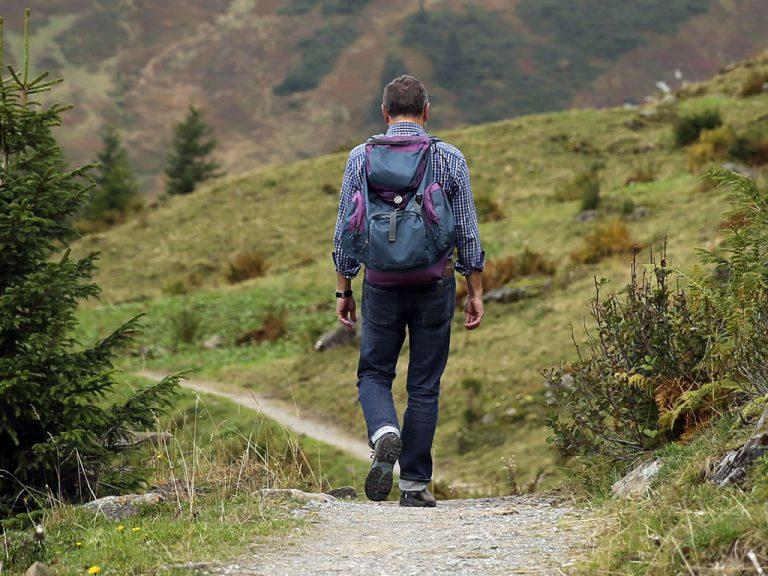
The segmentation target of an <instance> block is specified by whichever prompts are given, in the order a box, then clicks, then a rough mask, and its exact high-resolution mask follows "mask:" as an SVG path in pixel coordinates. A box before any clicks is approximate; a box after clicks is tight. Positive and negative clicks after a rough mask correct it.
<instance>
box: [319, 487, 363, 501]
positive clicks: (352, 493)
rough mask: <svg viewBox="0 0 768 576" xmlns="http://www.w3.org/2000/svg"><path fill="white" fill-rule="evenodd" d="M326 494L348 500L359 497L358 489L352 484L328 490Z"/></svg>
mask: <svg viewBox="0 0 768 576" xmlns="http://www.w3.org/2000/svg"><path fill="white" fill-rule="evenodd" d="M326 494H328V495H329V496H333V497H334V498H341V499H347V500H355V499H356V498H357V490H355V489H354V488H353V487H352V486H341V487H339V488H334V489H332V490H328V492H326Z"/></svg>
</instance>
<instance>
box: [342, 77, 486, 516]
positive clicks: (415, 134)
mask: <svg viewBox="0 0 768 576" xmlns="http://www.w3.org/2000/svg"><path fill="white" fill-rule="evenodd" d="M381 109H382V113H383V115H384V120H385V121H386V123H387V125H388V130H387V132H386V134H385V135H380V136H376V137H374V138H372V139H371V140H369V141H368V142H367V143H366V144H362V145H360V146H357V147H356V148H354V149H353V150H352V152H351V153H350V155H349V159H348V161H347V166H346V170H345V171H344V179H343V183H342V188H341V199H340V202H339V217H338V220H337V222H336V229H335V234H334V247H335V252H334V255H333V256H334V263H335V265H336V272H337V292H336V313H337V316H338V318H339V321H340V322H341V323H342V324H343V325H345V326H346V327H347V328H348V329H350V330H351V329H353V325H354V323H355V322H356V321H357V316H356V304H355V298H354V294H353V291H352V279H353V278H354V277H355V276H356V275H357V274H358V272H359V270H360V268H361V267H362V265H365V280H364V283H363V288H362V294H363V295H362V309H363V310H362V312H363V314H362V342H361V348H360V360H359V365H358V371H357V376H358V384H357V386H358V394H359V399H360V404H361V406H362V410H363V415H364V417H365V422H366V426H367V430H368V438H369V443H370V445H371V446H372V448H373V451H374V454H373V463H372V465H371V469H370V471H369V473H368V476H367V478H366V482H365V493H366V495H367V496H368V498H370V499H371V500H376V501H379V500H386V498H387V497H388V496H389V493H390V491H391V489H392V481H393V467H394V464H395V462H397V461H398V459H399V462H400V482H399V487H400V505H401V506H414V507H433V506H435V504H436V501H435V498H434V496H433V495H432V494H431V493H430V492H429V490H428V489H427V487H428V486H429V483H430V482H431V481H432V454H431V450H432V441H433V439H434V435H435V428H436V426H437V416H438V396H439V392H440V378H441V376H442V374H443V371H444V369H445V366H446V362H447V360H448V352H449V348H450V332H451V322H452V319H453V311H454V308H455V298H456V284H455V279H454V275H453V270H454V264H453V259H454V253H455V252H457V253H458V257H457V259H456V262H455V269H456V270H457V271H458V272H459V273H460V274H462V275H464V276H465V277H466V280H467V287H468V293H469V294H468V297H467V300H466V303H465V306H464V316H465V318H464V320H465V322H464V326H465V328H466V329H467V330H474V329H475V328H477V327H478V326H480V322H481V321H482V318H483V301H482V292H483V289H482V282H481V272H482V269H483V264H484V253H483V251H482V248H481V245H480V237H479V232H478V226H477V214H476V212H475V205H474V201H473V198H472V191H471V188H470V183H469V171H468V169H467V163H466V160H465V159H464V156H463V155H462V154H461V152H460V151H459V150H458V149H457V148H455V147H454V146H451V145H450V144H447V143H444V142H441V141H439V140H437V139H436V138H433V137H430V136H429V135H427V133H426V131H425V125H426V123H427V120H428V118H429V102H428V100H427V91H426V89H425V88H424V85H423V84H422V83H421V82H419V81H418V80H417V79H416V78H413V77H411V76H401V77H399V78H396V79H395V80H393V81H392V82H390V83H389V84H388V85H387V87H386V88H385V89H384V95H383V99H382V106H381ZM406 329H407V330H408V335H409V348H410V359H409V364H408V377H407V383H406V390H407V392H408V405H407V409H406V411H405V414H404V417H403V424H402V427H401V426H400V423H399V419H398V415H397V412H396V410H395V405H394V402H393V398H392V382H393V380H394V378H395V368H396V365H397V360H398V356H399V354H400V350H401V348H402V345H403V341H404V339H405V333H406Z"/></svg>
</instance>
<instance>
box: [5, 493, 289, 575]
mask: <svg viewBox="0 0 768 576" xmlns="http://www.w3.org/2000/svg"><path fill="white" fill-rule="evenodd" d="M292 507H293V506H292V505H290V504H289V503H285V502H283V503H278V502H272V501H265V500H263V499H262V498H261V497H258V496H254V495H251V494H241V495H237V496H232V497H230V498H227V499H224V500H223V499H221V498H220V497H219V495H218V494H217V495H203V496H201V498H200V500H199V502H198V506H197V508H196V512H195V514H194V516H190V515H188V514H185V513H184V512H183V511H182V512H181V513H180V511H179V509H178V507H177V506H176V504H175V503H172V502H165V503H163V504H160V505H158V506H155V507H151V508H146V509H144V510H142V512H141V513H140V514H139V515H137V516H135V517H132V518H128V519H126V520H123V521H120V522H117V521H110V520H107V519H105V518H103V517H100V516H96V515H94V514H92V513H90V512H87V511H85V510H82V509H75V508H71V507H60V508H55V509H53V510H51V511H48V512H47V513H46V514H45V516H44V518H43V522H44V525H45V528H46V538H45V541H44V543H43V544H42V545H39V546H36V545H34V544H32V543H31V542H30V540H29V538H30V534H31V530H27V531H24V532H22V531H19V530H12V531H9V532H7V533H6V538H7V541H8V542H9V543H10V552H11V554H14V555H15V560H14V561H12V562H11V563H10V564H6V569H7V570H8V572H4V573H7V574H9V575H20V574H23V573H24V570H26V569H27V568H28V567H29V565H31V564H32V562H33V561H35V560H37V561H41V562H44V563H46V564H48V565H49V566H51V567H52V568H53V569H55V570H56V574H59V575H61V576H70V575H71V576H74V575H76V574H86V573H87V570H88V569H89V568H91V567H94V566H96V567H99V568H101V572H100V574H103V575H115V576H117V575H120V576H124V575H139V574H141V575H147V576H149V575H152V576H154V575H161V574H162V575H168V576H171V575H174V576H176V575H179V576H180V575H182V574H196V573H198V572H197V571H194V570H190V569H184V568H181V567H180V565H182V564H184V563H187V562H210V561H211V560H212V559H216V558H220V559H231V558H235V557H238V556H240V555H242V554H244V553H245V552H247V551H248V550H249V549H253V548H255V547H257V546H258V545H259V544H260V543H263V542H265V541H266V537H279V536H281V535H285V534H287V533H288V531H289V530H291V529H293V528H295V527H298V526H301V521H300V520H298V519H297V518H295V517H293V516H291V515H290V510H291V508H292Z"/></svg>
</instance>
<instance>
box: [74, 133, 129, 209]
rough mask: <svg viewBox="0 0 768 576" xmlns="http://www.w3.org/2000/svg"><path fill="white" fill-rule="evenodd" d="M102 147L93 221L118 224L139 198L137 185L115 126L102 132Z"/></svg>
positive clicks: (92, 200)
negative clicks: (137, 197)
mask: <svg viewBox="0 0 768 576" xmlns="http://www.w3.org/2000/svg"><path fill="white" fill-rule="evenodd" d="M102 142H103V148H102V151H101V152H100V153H99V156H98V162H99V165H98V167H97V168H96V175H95V177H94V181H95V183H96V187H95V189H94V192H93V194H92V197H91V204H90V206H89V207H88V212H87V213H88V217H89V218H90V219H91V220H104V221H106V222H108V223H110V224H113V223H115V222H116V221H118V220H119V219H120V217H121V216H122V215H123V214H125V212H126V211H127V210H128V209H129V208H130V207H131V204H133V203H134V202H135V200H136V194H137V192H138V185H137V183H136V177H135V175H134V173H133V169H132V168H131V162H130V160H129V159H128V153H127V152H126V150H125V148H124V147H123V144H122V142H121V140H120V134H119V133H118V132H117V130H116V129H115V127H114V126H107V127H106V128H105V129H104V132H103V133H102Z"/></svg>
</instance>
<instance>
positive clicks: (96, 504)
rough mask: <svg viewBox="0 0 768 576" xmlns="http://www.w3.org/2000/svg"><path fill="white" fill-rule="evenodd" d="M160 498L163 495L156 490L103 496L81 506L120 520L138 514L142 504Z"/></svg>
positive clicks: (155, 501)
mask: <svg viewBox="0 0 768 576" xmlns="http://www.w3.org/2000/svg"><path fill="white" fill-rule="evenodd" d="M162 500H163V496H162V495H161V494H159V493H157V492H147V493H146V494H125V495H123V496H105V497H104V498H99V499H97V500H92V501H91V502H88V503H86V504H83V508H85V509H86V510H92V511H93V512H96V513H97V514H102V515H103V516H105V517H107V518H109V519H110V520H122V519H123V518H129V517H131V516H135V515H136V514H138V513H139V510H140V509H141V507H142V506H153V505H156V504H159V503H160V502H161V501H162Z"/></svg>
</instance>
